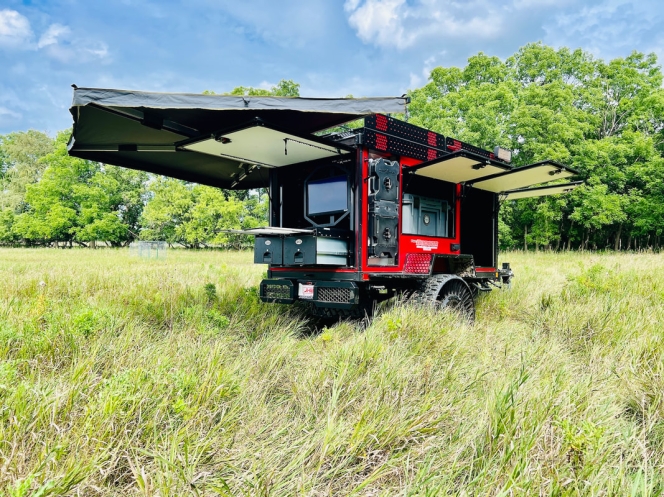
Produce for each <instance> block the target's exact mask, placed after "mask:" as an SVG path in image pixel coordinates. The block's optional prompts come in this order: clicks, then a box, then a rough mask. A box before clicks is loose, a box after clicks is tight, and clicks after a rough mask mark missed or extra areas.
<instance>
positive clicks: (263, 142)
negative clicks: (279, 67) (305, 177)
mask: <svg viewBox="0 0 664 497" xmlns="http://www.w3.org/2000/svg"><path fill="white" fill-rule="evenodd" d="M180 148H183V149H185V150H190V151H192V152H199V153H203V154H208V155H213V156H215V157H220V156H221V157H228V158H232V159H236V160H238V161H241V162H246V163H247V164H257V165H262V166H266V167H282V166H288V165H290V164H296V163H298V162H306V161H311V160H315V159H323V158H325V157H337V156H339V155H341V153H343V152H344V150H342V149H340V148H339V147H337V146H334V145H328V144H326V143H321V142H318V141H314V140H311V139H308V138H302V137H299V136H295V135H291V134H288V133H284V132H282V131H277V130H275V129H270V128H268V127H265V126H253V127H250V128H245V129H241V130H238V131H232V132H230V133H223V134H220V135H217V136H215V137H209V138H205V139H201V140H198V141H189V142H188V143H185V144H182V145H180Z"/></svg>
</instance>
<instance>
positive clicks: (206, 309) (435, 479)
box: [0, 249, 664, 497]
mask: <svg viewBox="0 0 664 497" xmlns="http://www.w3.org/2000/svg"><path fill="white" fill-rule="evenodd" d="M503 260H509V261H510V262H512V265H513V268H514V270H515V272H516V274H517V277H516V278H515V280H514V283H513V286H512V288H511V289H510V290H504V291H495V292H492V293H491V294H489V295H486V296H484V297H482V298H480V300H479V301H478V311H477V321H476V323H475V324H474V325H468V324H467V323H465V322H461V321H459V320H458V319H456V318H455V316H453V315H448V314H444V313H438V314H436V313H435V312H431V311H427V310H423V309H413V308H409V307H408V306H402V305H399V304H397V305H388V306H385V307H384V308H382V309H381V310H380V312H379V315H378V316H377V317H376V318H375V319H374V321H373V322H371V323H369V324H367V323H360V322H348V323H341V324H338V325H335V326H333V327H331V328H329V329H328V328H326V329H323V330H320V331H318V332H315V333H312V332H311V331H310V327H311V323H309V322H308V321H307V320H306V319H305V318H303V316H301V315H300V314H298V312H297V310H296V309H293V308H292V307H289V306H279V305H263V304H261V303H260V301H259V299H258V296H257V293H256V290H255V288H256V285H257V283H258V282H259V281H260V279H261V277H262V273H263V271H264V267H262V266H254V265H253V264H251V255H250V254H246V253H236V254H233V253H216V252H186V251H171V252H170V253H169V255H168V259H166V260H160V261H148V260H141V259H135V258H132V257H130V256H129V254H128V253H126V252H123V251H113V250H97V251H86V250H69V251H58V250H46V249H40V250H9V249H7V250H0V358H1V362H0V492H1V493H2V494H3V495H8V496H13V497H19V496H21V497H24V496H47V495H85V496H95V495H104V496H115V495H117V496H120V495H122V496H127V495H144V496H150V495H155V496H156V495H161V496H164V495H251V496H253V495H367V496H369V495H370V496H375V495H430V496H437V495H639V496H647V495H660V494H662V493H663V492H664V477H663V476H662V470H663V465H664V334H663V330H662V323H664V305H663V300H664V257H662V256H660V255H655V254H642V255H628V254H619V255H612V254H610V255H588V254H548V253H540V254H523V253H513V254H505V255H504V256H503Z"/></svg>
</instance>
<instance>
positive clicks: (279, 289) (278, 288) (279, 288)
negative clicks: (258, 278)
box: [264, 285, 291, 299]
mask: <svg viewBox="0 0 664 497" xmlns="http://www.w3.org/2000/svg"><path fill="white" fill-rule="evenodd" d="M264 292H265V293H264V294H265V298H268V299H290V298H291V292H290V287H289V286H287V285H265V286H264Z"/></svg>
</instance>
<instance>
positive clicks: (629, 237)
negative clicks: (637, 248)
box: [626, 233, 632, 250]
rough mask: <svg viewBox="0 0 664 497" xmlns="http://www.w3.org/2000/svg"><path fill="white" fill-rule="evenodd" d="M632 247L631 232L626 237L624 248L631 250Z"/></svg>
mask: <svg viewBox="0 0 664 497" xmlns="http://www.w3.org/2000/svg"><path fill="white" fill-rule="evenodd" d="M631 249H632V234H631V233H630V234H629V236H628V237H627V249H626V250H631Z"/></svg>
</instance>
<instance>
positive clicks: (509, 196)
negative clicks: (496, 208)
mask: <svg viewBox="0 0 664 497" xmlns="http://www.w3.org/2000/svg"><path fill="white" fill-rule="evenodd" d="M582 184H583V181H573V182H571V183H563V184H562V185H560V184H558V185H549V186H539V187H537V188H525V189H521V190H511V191H508V192H504V193H502V194H501V195H500V200H519V199H522V198H534V197H548V196H549V195H558V194H560V193H568V192H571V191H572V190H574V189H575V188H577V187H579V186H580V185H582Z"/></svg>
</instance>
